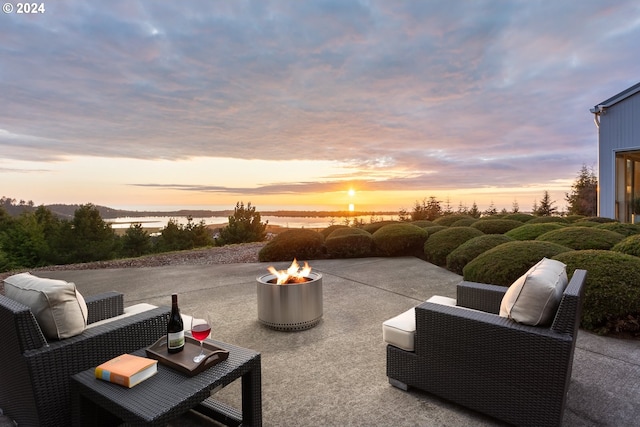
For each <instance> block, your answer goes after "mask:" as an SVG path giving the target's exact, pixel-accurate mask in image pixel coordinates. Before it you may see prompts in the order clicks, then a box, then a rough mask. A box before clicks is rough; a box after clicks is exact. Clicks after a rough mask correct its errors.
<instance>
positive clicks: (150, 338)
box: [0, 292, 169, 426]
mask: <svg viewBox="0 0 640 427" xmlns="http://www.w3.org/2000/svg"><path fill="white" fill-rule="evenodd" d="M86 303H87V308H88V312H89V315H88V317H89V319H88V323H94V322H97V321H99V320H103V319H108V318H111V317H114V316H118V315H120V314H122V313H123V295H122V294H120V293H116V292H109V293H106V294H101V295H96V296H93V297H88V298H86ZM168 316H169V309H168V308H167V307H159V308H155V309H152V310H148V311H145V312H142V313H139V314H135V315H132V316H129V317H124V318H122V319H114V320H113V321H111V322H107V323H105V324H101V325H96V326H94V327H92V328H87V329H86V330H85V331H84V332H83V333H81V334H80V335H77V336H75V337H71V338H67V339H63V340H59V341H50V342H48V343H47V341H46V340H45V338H44V336H43V334H42V332H41V330H40V327H39V326H38V323H37V322H36V320H35V317H34V315H33V314H32V312H31V310H30V309H29V307H27V306H25V305H23V304H20V303H18V302H16V301H14V300H12V299H10V298H7V297H6V296H4V295H0V337H2V338H1V340H2V348H1V349H0V408H2V410H3V411H4V413H5V415H8V416H9V417H10V418H12V419H13V420H15V421H16V422H17V423H18V425H20V426H68V425H71V397H70V389H69V382H70V381H69V380H70V377H71V375H73V374H76V373H78V372H81V371H83V370H85V369H88V368H91V367H94V366H97V365H99V364H100V363H102V362H104V361H106V360H108V359H111V358H113V357H116V356H118V355H120V354H122V353H129V352H132V351H134V350H138V349H140V348H142V347H145V346H148V345H150V344H152V343H153V342H155V341H156V340H157V339H158V338H160V337H161V336H162V335H164V334H166V331H167V321H168Z"/></svg>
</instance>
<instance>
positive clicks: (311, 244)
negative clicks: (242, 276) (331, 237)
mask: <svg viewBox="0 0 640 427" xmlns="http://www.w3.org/2000/svg"><path fill="white" fill-rule="evenodd" d="M323 257H324V236H323V235H322V234H321V233H319V232H317V231H313V230H309V229H305V228H300V229H291V230H285V231H283V232H282V233H280V234H278V235H277V236H276V237H274V238H273V240H271V241H270V242H269V243H267V244H266V245H265V246H264V247H263V248H262V249H261V250H260V252H258V259H259V260H260V261H262V262H266V261H292V260H293V259H294V258H297V259H299V260H307V259H318V258H323Z"/></svg>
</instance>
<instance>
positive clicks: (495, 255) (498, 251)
mask: <svg viewBox="0 0 640 427" xmlns="http://www.w3.org/2000/svg"><path fill="white" fill-rule="evenodd" d="M571 250H572V249H570V248H567V247H565V246H561V245H558V244H556V243H551V242H542V241H538V240H527V241H514V242H507V243H503V244H501V245H498V246H496V247H495V248H493V249H489V250H488V251H486V252H484V253H482V254H480V255H478V256H477V257H476V258H475V259H473V261H471V262H469V263H468V264H467V265H466V266H465V267H464V269H463V270H462V275H463V277H464V279H465V280H469V281H471V282H480V283H490V284H494V285H501V286H510V285H511V284H512V283H513V282H514V281H515V280H516V279H517V278H518V277H520V276H522V275H523V274H524V273H526V272H527V270H529V269H530V268H531V267H533V266H534V265H535V264H536V263H537V262H538V261H540V260H541V259H542V258H545V257H546V258H551V257H554V256H556V255H558V254H560V253H563V252H568V251H571Z"/></svg>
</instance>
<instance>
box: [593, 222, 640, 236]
mask: <svg viewBox="0 0 640 427" xmlns="http://www.w3.org/2000/svg"><path fill="white" fill-rule="evenodd" d="M596 228H601V229H602V230H609V231H613V232H615V233H618V234H622V235H623V236H632V235H634V234H640V226H638V225H637V224H623V223H620V222H606V223H604V224H602V223H600V224H598V225H597V226H596Z"/></svg>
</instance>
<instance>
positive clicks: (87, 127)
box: [0, 0, 640, 211]
mask: <svg viewBox="0 0 640 427" xmlns="http://www.w3.org/2000/svg"><path fill="white" fill-rule="evenodd" d="M9 3H12V4H13V5H14V6H15V5H17V3H16V2H12V1H11V0H9ZM42 4H44V6H45V10H44V12H43V13H39V14H18V13H17V11H16V9H15V8H14V10H13V11H12V12H11V13H6V10H5V13H2V14H0V196H6V197H12V198H16V199H24V200H31V201H33V202H34V203H35V204H36V205H40V204H50V203H70V204H75V203H78V204H80V203H94V204H97V205H105V206H110V207H114V208H123V209H139V210H146V209H167V210H170V209H180V208H189V207H191V208H202V209H218V208H224V209H231V208H233V207H234V206H235V204H236V202H237V201H244V202H245V203H247V202H251V203H252V204H253V205H254V206H256V207H257V208H258V210H265V209H277V208H287V209H298V210H310V209H315V210H334V209H347V207H348V205H349V204H353V205H354V207H355V209H356V210H393V211H397V210H399V209H401V208H404V209H408V210H411V208H412V207H413V205H414V204H415V203H416V202H417V201H422V200H423V199H425V198H428V197H430V196H435V197H436V198H437V199H439V200H441V201H442V202H447V201H448V203H449V204H450V205H452V207H453V208H454V209H456V208H457V207H458V206H460V205H463V206H468V207H471V205H472V204H473V203H474V202H475V203H476V204H477V205H478V207H479V208H480V209H481V210H484V209H486V208H488V207H489V205H490V204H491V203H493V205H494V206H495V207H496V208H497V209H498V210H500V209H501V208H503V207H504V208H506V209H507V210H511V208H512V206H513V204H514V202H515V203H517V204H518V206H519V208H520V210H521V211H528V210H531V207H532V205H533V203H534V201H535V200H540V198H541V197H542V195H543V192H544V191H545V190H547V191H549V193H550V195H551V197H552V200H555V201H556V206H557V207H558V208H560V209H563V208H564V206H565V205H566V203H565V200H564V199H565V193H566V192H569V191H570V187H571V184H572V183H573V182H574V180H575V179H576V176H577V174H578V172H579V171H580V169H581V167H582V165H586V166H588V167H593V168H595V169H596V171H597V129H596V127H595V125H594V122H593V115H592V114H591V113H590V112H589V108H591V107H593V106H594V105H596V104H598V103H599V102H601V101H603V100H605V99H607V98H609V97H611V96H613V95H615V94H617V93H618V92H620V91H622V90H624V89H626V88H628V87H630V86H632V85H634V84H635V83H638V81H640V42H639V41H640V2H638V1H637V0H629V1H602V0H581V1H569V0H559V1H530V0H526V1H525V0H523V1H506V0H499V1H491V0H487V1H472V0H469V1H461V0H460V1H454V0H446V1H417V0H416V1H383V0H380V1H376V0H369V1H364V0H363V1H351V0H331V1H315V0H309V1H238V0H234V1H229V0H225V1H210V0H208V1H188V2H161V1H152V0H139V1H135V0H127V1H108V2H106V1H105V2H97V1H94V2H87V1H74V0H69V1H64V0H56V1H53V0H49V1H45V2H42ZM5 6H6V5H5ZM349 190H353V191H352V192H351V193H350V192H349Z"/></svg>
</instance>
